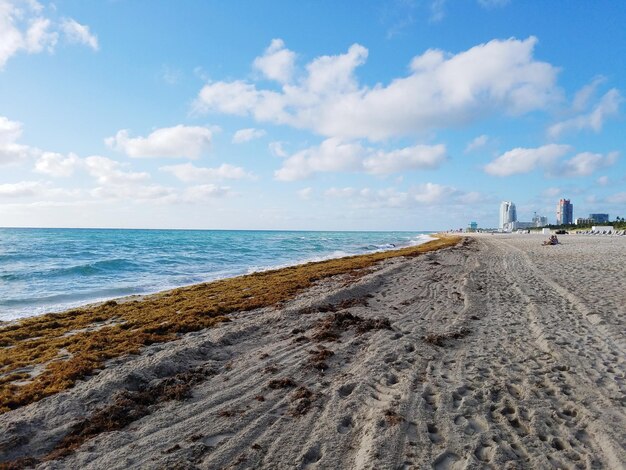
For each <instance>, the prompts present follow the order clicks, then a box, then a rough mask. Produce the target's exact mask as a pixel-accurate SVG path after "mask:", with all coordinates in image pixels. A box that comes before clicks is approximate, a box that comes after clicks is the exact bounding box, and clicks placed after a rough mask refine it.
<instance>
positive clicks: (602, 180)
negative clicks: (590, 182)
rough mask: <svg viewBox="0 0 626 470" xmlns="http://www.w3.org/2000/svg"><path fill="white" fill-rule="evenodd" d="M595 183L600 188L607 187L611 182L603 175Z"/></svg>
mask: <svg viewBox="0 0 626 470" xmlns="http://www.w3.org/2000/svg"><path fill="white" fill-rule="evenodd" d="M596 183H598V184H599V185H600V186H608V185H609V184H611V180H610V178H609V177H608V176H606V175H605V176H600V177H598V179H597V180H596Z"/></svg>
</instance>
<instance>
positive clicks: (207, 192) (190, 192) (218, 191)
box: [177, 184, 231, 203]
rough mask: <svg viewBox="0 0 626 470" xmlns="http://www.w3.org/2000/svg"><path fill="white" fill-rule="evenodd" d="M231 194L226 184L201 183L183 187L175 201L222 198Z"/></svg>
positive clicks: (195, 201) (199, 200)
mask: <svg viewBox="0 0 626 470" xmlns="http://www.w3.org/2000/svg"><path fill="white" fill-rule="evenodd" d="M230 194H231V191H230V188H229V187H228V186H217V185H214V184H203V185H198V186H190V187H189V188H187V189H185V191H184V192H183V194H182V195H181V196H180V197H179V201H177V202H187V203H199V202H205V201H208V200H211V199H216V198H222V197H225V196H228V195H230Z"/></svg>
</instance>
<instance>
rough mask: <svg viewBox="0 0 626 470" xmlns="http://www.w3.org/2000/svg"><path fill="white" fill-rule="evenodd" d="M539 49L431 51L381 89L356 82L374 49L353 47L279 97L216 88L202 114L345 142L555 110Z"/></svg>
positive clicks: (520, 43) (238, 84)
mask: <svg viewBox="0 0 626 470" xmlns="http://www.w3.org/2000/svg"><path fill="white" fill-rule="evenodd" d="M536 43H537V40H536V38H534V37H530V38H528V39H525V40H518V39H513V38H512V39H507V40H493V41H490V42H488V43H484V44H479V45H477V46H475V47H472V48H471V49H468V50H466V51H462V52H459V53H457V54H451V53H446V52H443V51H440V50H428V51H426V52H424V53H423V54H421V55H419V56H417V57H415V58H414V59H413V60H412V61H411V65H410V72H409V74H408V75H407V76H404V77H398V78H395V79H394V80H392V81H391V82H390V83H389V84H386V85H385V84H380V83H379V84H376V85H375V86H373V87H368V86H366V85H361V84H360V83H359V82H358V80H357V78H356V76H355V70H356V68H357V67H359V66H361V65H363V64H364V63H365V60H366V59H367V56H368V50H367V49H366V48H365V47H363V46H361V45H359V44H353V45H352V46H350V48H349V49H348V51H347V52H346V53H344V54H339V55H333V56H321V57H317V58H315V59H314V60H312V61H311V62H310V63H309V64H307V65H306V67H305V70H304V73H302V74H301V76H300V77H299V78H298V80H296V81H295V82H293V83H289V84H284V85H283V86H282V88H281V89H280V90H279V91H276V90H270V89H260V88H257V86H256V85H255V84H253V83H248V82H246V81H243V80H236V81H232V82H226V81H219V82H213V83H208V84H206V85H205V86H204V87H203V88H202V89H201V90H200V92H199V94H198V97H197V99H196V101H195V104H194V108H195V110H196V111H197V112H219V113H224V114H233V115H241V116H252V117H253V118H254V119H255V120H257V121H258V122H272V123H277V124H285V125H289V126H292V127H295V128H300V129H309V130H312V131H314V132H316V133H318V134H320V135H324V136H328V137H341V138H344V139H345V138H367V139H370V140H381V139H386V138H388V137H393V136H402V135H412V134H416V133H421V132H424V131H426V130H429V129H434V128H442V127H449V126H453V125H460V124H465V123H470V122H474V121H476V120H478V119H480V118H482V117H484V116H487V115H490V114H494V113H507V114H520V113H525V112H529V111H533V110H538V109H544V108H546V107H547V106H549V105H550V103H551V102H553V101H554V100H555V99H556V98H559V97H560V92H559V90H558V89H557V88H556V86H555V81H556V75H557V71H558V70H557V68H555V67H553V66H552V65H550V64H548V63H545V62H540V61H537V60H535V59H534V57H533V51H534V48H535V45H536Z"/></svg>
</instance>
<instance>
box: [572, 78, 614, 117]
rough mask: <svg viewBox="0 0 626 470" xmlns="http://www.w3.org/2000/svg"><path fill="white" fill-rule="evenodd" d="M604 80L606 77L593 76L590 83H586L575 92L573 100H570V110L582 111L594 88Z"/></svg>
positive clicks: (594, 90)
mask: <svg viewBox="0 0 626 470" xmlns="http://www.w3.org/2000/svg"><path fill="white" fill-rule="evenodd" d="M604 82H606V78H605V77H602V76H598V77H595V78H594V79H593V80H592V81H591V83H588V84H587V85H585V86H584V87H582V88H581V89H580V90H578V91H577V92H576V95H575V96H574V100H573V101H572V110H573V111H575V112H581V111H584V110H585V109H586V108H587V106H588V104H589V101H590V100H591V99H592V98H593V96H594V95H595V93H596V90H597V89H598V87H599V86H600V85H602V84H603V83H604Z"/></svg>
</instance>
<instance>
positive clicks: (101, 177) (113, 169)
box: [84, 155, 150, 185]
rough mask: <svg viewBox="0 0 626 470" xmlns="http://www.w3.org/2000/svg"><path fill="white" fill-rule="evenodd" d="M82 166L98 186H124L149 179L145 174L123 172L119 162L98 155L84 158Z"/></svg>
mask: <svg viewBox="0 0 626 470" xmlns="http://www.w3.org/2000/svg"><path fill="white" fill-rule="evenodd" d="M84 165H85V169H86V170H87V172H88V173H89V174H90V175H91V176H93V177H94V178H96V180H97V181H98V183H100V184H112V185H126V184H129V183H137V182H142V181H146V180H148V179H150V175H149V174H148V173H146V172H132V171H124V170H123V169H122V168H123V167H122V164H121V163H120V162H117V161H115V160H111V159H110V158H106V157H101V156H98V155H94V156H91V157H87V158H85V159H84Z"/></svg>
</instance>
